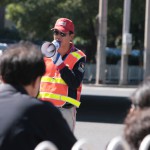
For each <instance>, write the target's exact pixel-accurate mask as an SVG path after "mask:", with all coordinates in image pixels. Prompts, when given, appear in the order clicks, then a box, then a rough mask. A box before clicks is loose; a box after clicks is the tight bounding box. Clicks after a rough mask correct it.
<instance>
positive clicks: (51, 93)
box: [38, 50, 86, 107]
mask: <svg viewBox="0 0 150 150" xmlns="http://www.w3.org/2000/svg"><path fill="white" fill-rule="evenodd" d="M82 57H86V56H85V54H84V53H83V52H82V51H81V50H78V51H75V52H71V53H70V54H68V56H67V57H66V59H65V60H64V63H65V65H66V66H68V67H69V69H73V67H74V65H75V64H76V62H77V61H78V60H79V59H81V58H82ZM44 61H45V64H46V73H45V74H44V76H43V77H42V78H41V84H40V91H39V95H38V98H39V99H41V100H43V101H50V102H52V103H53V104H54V105H55V106H57V107H61V106H63V105H64V104H65V103H66V102H68V103H71V104H73V105H75V106H76V107H79V106H80V102H79V101H80V95H81V89H82V85H80V86H79V87H78V88H77V100H76V99H73V98H71V97H68V85H67V84H66V83H65V81H64V80H63V79H62V78H61V76H60V73H59V71H58V70H57V68H56V66H55V65H54V63H53V61H52V59H51V58H46V57H45V58H44Z"/></svg>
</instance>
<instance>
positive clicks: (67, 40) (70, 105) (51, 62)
mask: <svg viewBox="0 0 150 150" xmlns="http://www.w3.org/2000/svg"><path fill="white" fill-rule="evenodd" d="M51 30H52V31H53V35H54V41H53V42H52V43H53V44H55V45H57V46H56V47H57V49H56V50H55V53H54V54H53V55H51V56H50V51H51V50H52V49H51V48H50V45H51V43H50V42H45V43H44V44H43V45H42V47H41V50H42V52H43V54H45V56H46V57H45V59H44V60H45V64H46V73H45V74H44V76H43V77H42V79H41V85H40V93H39V96H38V97H39V98H40V99H41V100H44V101H50V102H52V103H53V104H54V105H55V106H56V107H58V109H59V110H60V111H61V113H62V115H63V117H64V118H65V119H66V121H67V123H68V124H69V126H70V129H71V130H72V131H74V128H75V122H76V108H78V107H79V106H80V95H81V89H82V80H83V77H84V72H85V61H86V55H85V54H84V53H83V52H82V51H81V50H79V49H77V48H76V47H75V46H74V44H73V42H72V41H73V38H74V24H73V22H72V21H71V20H70V19H68V18H59V19H58V20H57V21H56V23H55V26H54V28H52V29H51ZM59 45H60V46H59Z"/></svg>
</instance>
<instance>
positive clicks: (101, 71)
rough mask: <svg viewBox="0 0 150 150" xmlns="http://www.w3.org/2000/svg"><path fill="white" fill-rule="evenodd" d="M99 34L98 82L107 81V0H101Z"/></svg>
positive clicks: (97, 56)
mask: <svg viewBox="0 0 150 150" xmlns="http://www.w3.org/2000/svg"><path fill="white" fill-rule="evenodd" d="M98 25H99V28H98V36H97V55H96V84H99V83H105V66H106V55H105V47H106V36H107V0H99V15H98Z"/></svg>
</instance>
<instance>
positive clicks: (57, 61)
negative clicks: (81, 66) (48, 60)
mask: <svg viewBox="0 0 150 150" xmlns="http://www.w3.org/2000/svg"><path fill="white" fill-rule="evenodd" d="M52 60H53V62H54V64H55V65H56V66H59V65H60V64H61V63H62V62H63V60H62V58H61V55H60V53H58V51H55V54H54V56H53V57H52Z"/></svg>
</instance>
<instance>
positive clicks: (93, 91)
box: [81, 84, 137, 97]
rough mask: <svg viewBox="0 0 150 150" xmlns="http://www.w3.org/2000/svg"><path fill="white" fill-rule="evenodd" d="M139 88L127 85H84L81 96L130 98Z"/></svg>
mask: <svg viewBox="0 0 150 150" xmlns="http://www.w3.org/2000/svg"><path fill="white" fill-rule="evenodd" d="M136 88H137V86H132V85H126V86H119V85H106V84H100V85H95V84H83V86H82V92H81V95H86V96H114V97H129V96H130V95H131V94H132V93H133V92H134V91H135V90H136Z"/></svg>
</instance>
